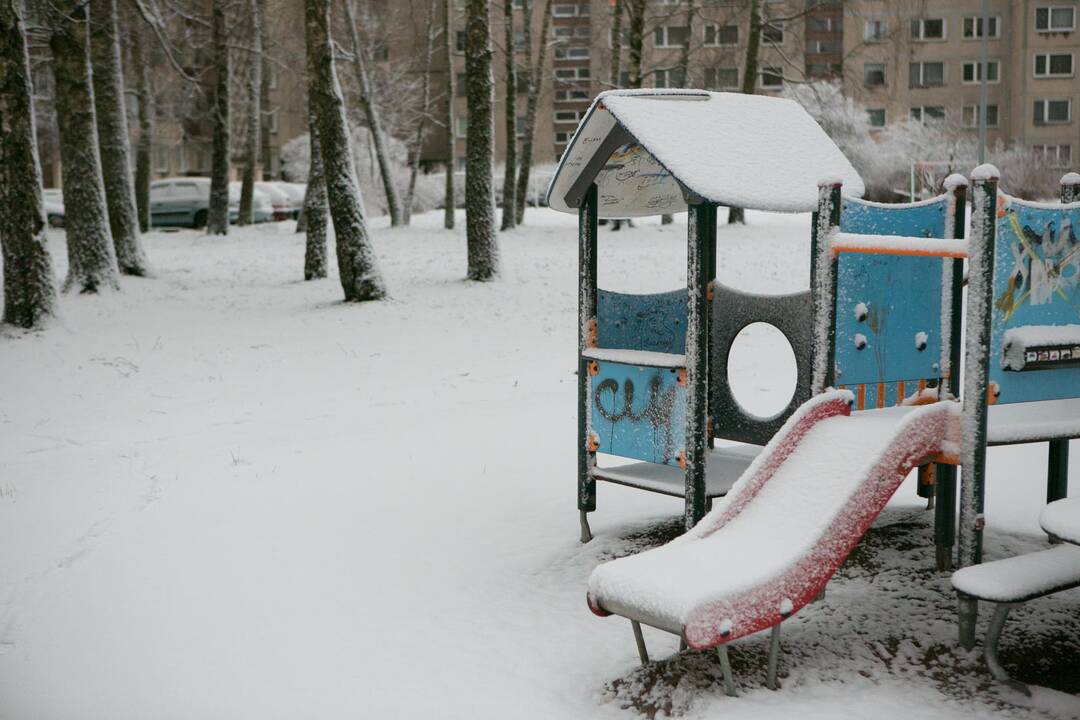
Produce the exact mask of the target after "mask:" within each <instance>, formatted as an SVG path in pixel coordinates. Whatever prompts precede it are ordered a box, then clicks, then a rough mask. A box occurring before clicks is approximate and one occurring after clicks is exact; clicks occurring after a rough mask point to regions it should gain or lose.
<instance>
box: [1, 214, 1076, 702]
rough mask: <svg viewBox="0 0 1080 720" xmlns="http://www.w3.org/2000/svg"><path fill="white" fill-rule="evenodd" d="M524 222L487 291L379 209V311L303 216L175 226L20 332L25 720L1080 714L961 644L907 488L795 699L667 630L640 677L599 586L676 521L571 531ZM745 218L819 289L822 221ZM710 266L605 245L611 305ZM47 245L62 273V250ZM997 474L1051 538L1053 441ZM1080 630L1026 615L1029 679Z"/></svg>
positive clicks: (59, 244)
mask: <svg viewBox="0 0 1080 720" xmlns="http://www.w3.org/2000/svg"><path fill="white" fill-rule="evenodd" d="M528 220H529V225H528V226H526V227H524V228H521V229H519V230H517V231H514V232H511V233H507V234H503V235H501V236H500V242H501V247H502V253H503V267H504V270H503V275H502V278H501V279H500V280H499V281H498V282H495V283H490V284H483V285H479V284H469V283H465V282H463V281H462V280H461V278H462V277H463V275H464V262H465V261H464V249H465V248H464V231H463V226H464V223H461V225H460V226H459V230H457V231H454V232H448V231H445V230H443V229H442V227H441V215H440V214H437V213H436V214H426V215H422V216H419V217H417V218H416V219H415V221H414V227H412V228H411V229H406V230H390V229H387V228H385V222H380V220H378V219H377V220H376V221H375V226H376V227H377V228H378V230H377V232H376V233H375V243H376V248H377V250H378V253H379V256H380V258H381V260H382V263H383V269H384V271H385V273H386V275H387V281H388V284H389V286H390V289H391V292H392V295H393V299H392V300H390V301H388V302H383V303H374V304H364V305H345V304H343V303H341V302H339V301H338V298H339V297H340V295H341V291H340V286H339V285H338V284H337V281H336V279H334V276H335V275H336V269H334V268H332V271H331V279H328V280H324V281H318V282H307V283H305V282H303V281H302V280H301V277H302V265H303V237H302V236H301V235H295V234H293V233H292V232H291V230H292V227H291V223H288V224H286V223H279V224H275V225H269V226H259V227H256V228H251V229H237V228H234V229H233V232H232V234H231V235H229V236H228V238H225V239H219V238H209V237H205V236H203V235H201V234H198V233H195V232H190V231H186V232H177V233H152V234H150V235H149V236H148V237H147V238H146V243H147V251H148V253H149V256H150V258H151V260H152V262H153V265H154V267H155V269H156V271H157V277H156V278H154V279H147V280H142V279H130V278H129V279H125V280H124V282H123V286H124V289H123V292H122V293H119V294H115V295H111V296H105V297H78V296H65V297H64V298H63V300H62V308H63V313H64V317H63V320H62V321H61V322H60V323H59V324H57V325H55V326H54V327H52V328H50V329H49V330H47V331H44V332H40V333H32V334H24V333H13V332H11V331H6V334H4V335H2V336H0V718H4V719H5V720H8V719H11V720H22V719H23V718H79V719H80V720H81V719H84V718H110V719H112V720H120V719H124V718H147V717H153V718H259V719H260V720H263V719H268V718H298V717H305V718H343V717H379V718H393V717H403V718H459V717H460V718H484V717H493V718H504V717H515V718H518V717H520V718H527V717H528V718H533V717H535V718H544V719H545V720H550V719H551V718H586V717H589V718H591V717H601V718H603V717H615V718H632V717H636V716H637V713H639V712H643V713H645V714H650V713H654V712H659V713H661V714H663V713H676V714H678V713H683V714H686V715H688V716H691V717H699V716H700V717H716V716H720V715H721V714H724V713H735V715H734V716H737V717H739V718H789V717H792V716H797V717H799V718H819V717H820V718H847V717H850V718H865V717H868V716H871V715H873V716H875V717H880V718H889V717H895V718H904V720H914V719H916V718H970V717H973V716H996V717H1003V718H1004V717H1069V716H1080V700H1078V699H1077V698H1076V697H1075V696H1072V695H1068V694H1066V693H1061V692H1055V691H1052V690H1040V691H1038V692H1037V694H1036V697H1035V698H1034V700H1031V701H1028V700H1023V701H1021V699H1020V698H1019V697H1018V696H1016V695H1014V694H1010V693H1008V692H1007V691H1002V690H1000V689H998V688H996V687H993V686H992V685H991V683H990V682H989V680H988V677H987V675H986V673H985V670H983V669H982V668H981V667H980V663H979V660H978V658H977V656H976V655H975V654H970V655H969V654H965V653H962V652H960V651H958V650H956V649H955V643H954V642H953V639H954V635H955V626H954V624H953V622H952V611H953V600H952V596H951V593H950V591H949V587H948V579H947V577H945V576H943V575H940V574H938V573H935V572H933V571H932V570H931V569H930V568H931V567H932V565H933V548H932V545H930V544H929V543H930V541H929V539H928V538H929V537H930V534H929V533H930V530H929V527H930V526H929V522H930V519H929V517H928V514H927V513H926V512H924V511H922V510H921V509H920V506H921V503H922V501H920V500H919V499H918V498H916V497H915V495H914V492H913V488H912V487H911V483H908V486H907V487H905V488H904V489H903V490H902V491H901V493H900V494H899V495H898V496H897V498H896V499H895V500H894V501H893V504H892V506H891V507H890V509H889V510H887V511H886V513H885V515H883V517H882V519H881V520H880V521H879V522H878V524H877V526H876V528H875V530H873V531H872V532H871V535H870V536H869V537H868V539H867V540H866V541H864V543H863V545H862V546H860V548H859V549H858V550H857V552H856V557H855V560H854V561H852V562H850V563H849V565H848V566H847V567H846V568H844V569H843V570H841V573H840V575H839V576H838V577H837V578H836V579H835V580H834V582H833V583H832V584H831V585H830V589H829V593H828V595H827V597H826V598H825V601H824V602H821V603H815V604H813V605H811V606H809V607H807V608H806V609H805V610H804V611H803V612H801V613H800V614H799V615H798V616H797V617H796V618H794V619H793V620H792V621H790V622H789V623H786V624H785V626H784V627H785V643H784V648H785V655H784V657H783V659H782V661H781V665H782V674H783V675H786V678H785V679H784V684H785V687H784V689H783V690H782V691H780V692H776V693H774V692H770V691H768V690H765V689H764V687H763V682H762V678H763V671H762V669H761V666H762V664H763V660H764V653H765V640H764V638H763V637H761V636H755V637H750V638H746V639H745V640H742V641H740V642H738V643H736V647H734V648H733V650H732V659H733V663H734V664H735V669H736V675H737V679H738V680H739V681H740V682H741V690H742V695H741V696H740V697H739V698H737V699H732V698H727V697H725V696H724V695H723V693H722V691H721V689H720V686H719V683H718V682H717V680H716V678H717V677H718V673H719V671H718V668H717V666H716V659H715V655H714V654H710V653H705V654H699V653H684V654H682V655H681V656H679V657H675V658H673V659H670V660H665V659H664V658H665V657H666V656H667V655H669V654H671V655H674V654H675V651H676V650H677V641H676V640H675V639H674V638H672V637H670V636H664V635H662V634H659V633H651V632H649V631H648V630H647V631H646V633H647V639H648V641H649V645H650V649H651V651H652V653H653V655H654V657H655V658H656V659H658V660H660V662H657V663H654V664H653V665H652V666H650V667H649V668H645V669H640V668H638V666H637V655H636V651H635V648H634V643H633V638H632V635H631V633H630V628H629V624H628V623H626V622H625V621H624V620H621V619H618V618H607V619H603V620H602V619H599V618H596V617H594V616H593V615H592V614H591V613H590V612H589V610H588V608H587V607H586V604H585V587H586V579H587V577H588V574H589V572H590V571H591V570H592V568H593V567H594V566H595V565H596V564H597V563H598V562H600V561H601V560H603V559H606V558H610V557H613V556H616V555H622V554H626V553H627V552H631V551H633V550H635V549H638V548H641V547H645V546H648V545H650V544H655V543H656V542H659V541H660V540H662V539H664V538H666V537H670V536H671V535H672V533H673V531H674V530H673V528H674V527H676V526H677V520H676V519H675V518H677V516H679V515H680V514H681V502H680V501H678V500H673V499H670V498H664V497H661V496H657V495H650V494H647V493H641V492H637V491H633V490H628V489H623V488H618V487H614V486H611V485H601V487H600V489H599V505H598V511H597V512H596V513H594V514H593V515H592V522H593V530H594V532H595V533H596V534H597V538H596V540H595V541H594V542H592V543H590V544H588V545H581V544H580V543H579V542H578V541H577V537H578V526H577V512H576V508H575V467H576V465H575V463H576V458H575V453H574V443H575V439H574V435H575V420H574V418H575V407H574V406H575V397H576V385H575V377H574V370H575V362H576V357H575V351H574V348H575V337H576V336H575V329H574V317H575V312H576V295H575V291H576V287H575V283H576V263H577V251H576V234H575V224H576V219H575V218H574V217H572V216H564V215H558V214H556V213H554V212H551V211H530V215H529V218H528ZM750 222H751V225H749V226H747V227H745V228H734V229H733V228H728V227H722V228H721V229H720V232H719V266H720V269H719V276H720V279H721V280H723V281H724V282H726V283H728V284H731V285H735V286H737V287H741V288H745V289H752V290H758V291H766V292H783V291H790V290H795V289H799V288H802V287H805V286H806V285H807V283H808V276H809V262H808V259H809V241H808V237H807V235H808V226H809V221H808V219H807V218H806V217H805V216H801V217H800V216H762V215H755V214H753V213H751V214H750ZM685 244H686V243H685V216H683V217H681V218H679V219H678V221H677V223H676V224H675V225H671V226H666V227H659V226H653V225H651V224H646V223H638V227H637V228H635V229H630V230H626V231H623V232H619V233H611V232H607V231H604V232H602V238H601V246H600V284H601V286H602V287H607V288H611V289H633V290H636V291H661V290H669V289H672V288H675V287H679V286H680V285H682V284H684V282H685V270H684V262H685ZM51 247H52V250H53V255H54V259H55V264H56V266H57V268H56V269H57V274H58V276H61V277H62V275H63V273H64V272H65V270H66V263H65V260H64V255H65V253H64V245H63V234H62V233H59V234H57V235H55V236H54V237H53V238H52V245H51ZM735 362H736V365H737V370H738V376H737V377H736V382H737V383H739V386H740V388H741V392H742V397H744V398H746V399H747V403H748V404H749V405H750V406H751V409H757V410H759V411H765V410H768V409H770V408H775V407H776V406H777V405H780V404H782V403H783V402H784V400H785V399H786V398H785V397H784V396H783V393H784V389H785V386H786V388H787V389H788V390H790V387H791V378H790V373H791V372H792V369H791V358H790V353H789V352H787V351H786V350H785V349H784V348H783V347H782V346H778V345H776V344H775V339H774V338H773V337H772V336H770V335H769V334H768V333H765V332H762V331H754V330H751V331H750V332H749V333H748V338H747V343H746V347H745V348H743V349H742V350H741V351H740V354H739V355H738V356H737V357H736V360H735ZM1073 449H1074V453H1077V451H1080V447H1078V446H1077V445H1076V444H1074V446H1073ZM989 464H990V479H989V490H988V501H987V502H988V515H989V522H990V529H989V539H988V544H987V548H988V554H989V555H991V556H994V555H1001V554H1007V553H1011V552H1016V551H1018V550H1021V549H1031V548H1035V547H1043V546H1044V540H1043V539H1042V538H1041V536H1040V535H1039V532H1038V526H1037V522H1036V520H1037V516H1038V511H1039V510H1040V509H1041V507H1042V505H1043V503H1044V500H1045V479H1044V478H1045V451H1044V449H1043V448H1042V447H1038V446H1034V447H1015V448H1008V449H995V450H992V451H991V453H990V463H989ZM1073 468H1074V469H1073V472H1072V478H1071V479H1072V482H1073V484H1074V486H1080V485H1078V484H1080V471H1078V468H1080V463H1077V462H1074V463H1073ZM1006 533H1008V534H1006ZM702 572H704V573H717V574H718V575H719V574H721V573H722V572H723V569H722V568H721V567H717V568H702ZM1078 608H1080V592H1078V591H1073V592H1071V593H1063V594H1061V595H1059V596H1057V597H1055V598H1050V599H1047V600H1043V601H1039V602H1037V603H1033V604H1031V606H1030V607H1029V608H1028V609H1026V610H1024V611H1022V612H1018V613H1016V619H1015V620H1012V621H1011V622H1010V626H1009V630H1008V631H1007V633H1006V636H1005V639H1004V641H1003V656H1004V658H1005V661H1006V663H1007V664H1008V663H1009V661H1010V655H1009V653H1010V648H1012V650H1013V652H1015V653H1019V652H1021V651H1024V653H1025V655H1024V656H1025V657H1026V658H1028V659H1029V661H1030V662H1031V663H1033V664H1032V665H1031V668H1029V670H1028V674H1027V676H1024V675H1023V674H1022V673H1020V674H1021V676H1022V677H1024V679H1026V680H1039V679H1040V678H1044V679H1045V681H1046V684H1050V685H1054V684H1055V682H1056V681H1054V677H1055V676H1054V675H1053V671H1052V669H1053V668H1055V667H1056V669H1057V672H1058V677H1064V676H1068V674H1069V672H1070V670H1069V669H1068V667H1066V668H1062V667H1060V664H1061V663H1070V662H1071V663H1076V662H1077V659H1078V657H1080V651H1077V650H1076V649H1075V647H1076V646H1077V645H1078V644H1080V643H1078V637H1080V609H1078ZM986 614H987V613H985V612H984V613H983V615H986ZM1025 624H1026V627H1027V629H1026V630H1025ZM789 626H790V628H791V629H790V630H789V629H788V628H789ZM1032 649H1034V650H1032ZM1055 653H1056V654H1055ZM1013 657H1016V655H1014V656H1013ZM1040 662H1042V663H1044V665H1045V667H1044V666H1043V665H1039V663H1040ZM1075 667H1076V666H1075V664H1074V665H1073V666H1072V669H1071V672H1072V673H1073V674H1075V672H1076V670H1075ZM1074 680H1075V678H1074ZM1076 685H1077V683H1076V682H1073V684H1072V686H1069V685H1068V683H1066V684H1065V685H1062V686H1060V688H1059V689H1065V690H1069V691H1071V692H1073V693H1075V692H1077V688H1076Z"/></svg>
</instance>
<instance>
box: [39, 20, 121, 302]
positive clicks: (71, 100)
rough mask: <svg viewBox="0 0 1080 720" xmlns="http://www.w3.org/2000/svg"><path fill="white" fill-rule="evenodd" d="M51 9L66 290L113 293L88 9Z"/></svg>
mask: <svg viewBox="0 0 1080 720" xmlns="http://www.w3.org/2000/svg"><path fill="white" fill-rule="evenodd" d="M49 10H50V12H49V49H50V50H51V51H52V66H53V76H54V81H55V85H56V120H57V125H58V127H59V130H60V161H61V164H62V176H63V178H62V179H63V183H64V205H65V207H64V211H65V212H64V225H65V227H66V228H67V241H68V243H67V244H68V274H67V279H66V280H65V281H64V290H65V291H68V290H78V291H79V292H81V293H95V292H98V291H100V290H108V289H113V290H115V289H118V288H119V287H120V283H119V281H118V279H117V274H118V273H117V267H116V251H115V249H114V248H113V242H112V235H111V233H110V232H109V220H108V209H107V208H106V206H105V184H104V181H103V179H102V176H101V156H100V153H99V152H98V140H97V122H96V119H95V116H94V88H93V84H92V82H91V79H90V48H89V43H88V40H89V18H90V6H89V2H87V0H56V1H55V2H53V3H52V4H51V5H50V7H49Z"/></svg>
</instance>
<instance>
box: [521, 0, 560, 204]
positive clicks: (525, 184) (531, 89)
mask: <svg viewBox="0 0 1080 720" xmlns="http://www.w3.org/2000/svg"><path fill="white" fill-rule="evenodd" d="M533 2H535V0H529V2H528V3H527V8H526V12H525V18H524V22H523V27H522V30H523V35H524V41H525V57H526V58H529V59H531V58H532V5H533ZM543 16H544V17H543V20H541V22H540V41H539V43H538V45H539V46H540V49H539V52H538V56H537V58H536V64H535V65H533V66H532V71H531V72H530V73H529V75H528V80H529V83H528V93H529V94H528V100H527V101H526V102H525V137H524V139H523V140H522V143H521V162H520V167H519V168H518V178H517V193H516V194H515V198H514V200H515V202H516V203H517V217H516V218H515V220H516V222H517V224H518V225H520V224H521V223H523V222H524V221H525V199H526V198H527V197H528V195H529V175H530V174H531V173H532V161H533V139H534V138H535V136H536V109H537V103H538V101H539V99H540V92H541V89H542V88H543V84H544V63H545V62H546V61H547V48H548V29H549V28H550V25H551V0H545V2H544V12H543Z"/></svg>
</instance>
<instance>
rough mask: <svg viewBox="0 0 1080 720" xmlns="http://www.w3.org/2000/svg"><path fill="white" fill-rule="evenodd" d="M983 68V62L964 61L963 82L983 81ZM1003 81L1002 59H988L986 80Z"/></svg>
mask: <svg viewBox="0 0 1080 720" xmlns="http://www.w3.org/2000/svg"><path fill="white" fill-rule="evenodd" d="M981 68H982V63H981V62H966V63H964V67H963V72H962V74H961V76H960V78H961V82H964V83H966V84H969V85H970V84H972V83H979V82H982V72H980V70H981ZM1000 81H1001V61H999V60H987V61H986V82H988V83H997V82H1000Z"/></svg>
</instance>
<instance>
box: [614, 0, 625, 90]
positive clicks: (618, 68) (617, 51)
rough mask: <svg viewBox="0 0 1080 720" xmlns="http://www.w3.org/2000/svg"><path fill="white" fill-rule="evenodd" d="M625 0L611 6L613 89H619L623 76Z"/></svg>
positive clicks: (618, 0) (617, 1) (619, 0)
mask: <svg viewBox="0 0 1080 720" xmlns="http://www.w3.org/2000/svg"><path fill="white" fill-rule="evenodd" d="M622 4H623V0H615V4H614V5H612V6H611V87H613V88H617V87H619V85H620V83H619V76H620V75H622V16H623V9H622Z"/></svg>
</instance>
